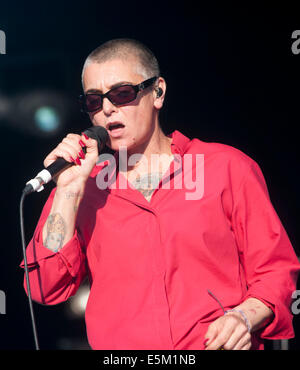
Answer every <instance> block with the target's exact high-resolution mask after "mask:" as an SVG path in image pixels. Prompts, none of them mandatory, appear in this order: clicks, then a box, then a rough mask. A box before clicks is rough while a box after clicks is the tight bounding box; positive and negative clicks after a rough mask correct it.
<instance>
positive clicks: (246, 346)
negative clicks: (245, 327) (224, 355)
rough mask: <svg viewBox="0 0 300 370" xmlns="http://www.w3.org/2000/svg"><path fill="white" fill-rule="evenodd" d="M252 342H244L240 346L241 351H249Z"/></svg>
mask: <svg viewBox="0 0 300 370" xmlns="http://www.w3.org/2000/svg"><path fill="white" fill-rule="evenodd" d="M251 346H252V343H251V342H250V343H247V344H245V345H244V346H243V347H242V348H240V350H241V351H249V350H250V349H251Z"/></svg>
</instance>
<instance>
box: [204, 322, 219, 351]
mask: <svg viewBox="0 0 300 370" xmlns="http://www.w3.org/2000/svg"><path fill="white" fill-rule="evenodd" d="M217 335H218V329H217V327H216V326H215V325H214V322H213V323H212V324H210V325H209V327H208V329H207V332H206V334H205V336H204V341H203V345H204V346H205V347H207V346H208V345H209V344H210V343H211V342H212V341H213V340H214V339H215V338H216V336H217Z"/></svg>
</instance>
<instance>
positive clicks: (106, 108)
mask: <svg viewBox="0 0 300 370" xmlns="http://www.w3.org/2000/svg"><path fill="white" fill-rule="evenodd" d="M102 110H103V113H104V114H105V115H106V116H110V115H111V114H112V112H116V111H117V107H116V106H115V105H114V104H113V103H112V102H111V101H110V100H109V99H108V98H107V97H105V98H104V99H103V102H102Z"/></svg>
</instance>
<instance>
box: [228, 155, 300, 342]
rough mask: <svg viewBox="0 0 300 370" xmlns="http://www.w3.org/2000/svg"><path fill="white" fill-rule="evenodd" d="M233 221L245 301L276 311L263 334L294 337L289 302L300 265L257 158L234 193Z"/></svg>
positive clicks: (264, 337)
mask: <svg viewBox="0 0 300 370" xmlns="http://www.w3.org/2000/svg"><path fill="white" fill-rule="evenodd" d="M232 221H233V229H234V233H235V236H236V240H237V244H238V248H239V254H240V261H241V265H242V267H243V269H244V273H245V277H246V283H247V294H246V296H245V297H244V300H246V299H247V298H249V297H254V298H257V299H259V300H261V301H262V302H263V303H265V304H266V305H267V306H268V307H270V308H271V309H272V310H273V312H274V319H273V320H272V321H271V322H270V323H269V324H268V325H267V326H265V327H264V328H263V329H260V333H259V335H260V337H261V338H262V339H273V340H275V339H288V338H292V337H294V330H293V325H292V319H293V316H292V313H291V310H290V305H291V301H292V293H293V291H294V290H295V289H296V283H297V277H298V273H299V267H300V264H299V261H298V258H297V256H296V254H295V251H294V249H293V246H292V245H291V242H290V240H289V238H288V235H287V233H286V231H285V229H284V227H283V225H282V223H281V221H280V219H279V217H278V215H277V213H276V211H275V209H274V207H273V205H272V203H271V201H270V198H269V194H268V189H267V185H266V182H265V179H264V176H263V174H262V171H261V169H260V167H259V166H258V164H257V163H256V162H255V161H251V162H250V164H249V166H248V168H247V173H246V175H245V176H244V178H243V181H242V182H241V185H240V187H239V190H238V191H237V193H236V195H235V196H234V209H233V219H232Z"/></svg>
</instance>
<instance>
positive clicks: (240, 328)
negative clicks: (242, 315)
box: [223, 323, 249, 350]
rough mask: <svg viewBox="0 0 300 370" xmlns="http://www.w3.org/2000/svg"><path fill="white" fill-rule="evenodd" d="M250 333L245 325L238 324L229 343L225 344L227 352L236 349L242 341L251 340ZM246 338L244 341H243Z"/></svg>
mask: <svg viewBox="0 0 300 370" xmlns="http://www.w3.org/2000/svg"><path fill="white" fill-rule="evenodd" d="M248 334H249V333H248V331H247V328H246V327H245V325H243V324H240V323H238V324H237V325H236V326H235V327H234V330H233V332H232V334H231V336H230V337H229V338H228V341H227V342H226V343H224V345H223V347H224V349H226V350H231V349H235V347H236V346H237V345H238V344H239V342H240V341H243V340H244V341H245V340H249V336H248ZM243 338H244V339H243Z"/></svg>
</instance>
